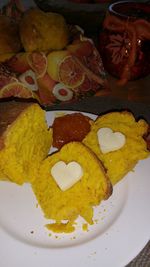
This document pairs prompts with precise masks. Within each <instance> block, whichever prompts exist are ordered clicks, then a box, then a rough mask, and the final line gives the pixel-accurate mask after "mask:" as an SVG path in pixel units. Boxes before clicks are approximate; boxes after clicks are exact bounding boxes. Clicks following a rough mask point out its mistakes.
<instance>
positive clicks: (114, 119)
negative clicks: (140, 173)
mask: <svg viewBox="0 0 150 267" xmlns="http://www.w3.org/2000/svg"><path fill="white" fill-rule="evenodd" d="M106 128H107V130H108V129H109V130H111V131H112V133H115V132H119V134H120V135H121V137H124V138H123V139H124V144H123V146H122V147H121V148H118V149H116V150H112V151H108V152H107V151H106V147H107V149H108V143H110V140H107V144H101V140H102V139H105V140H106V136H105V137H103V136H102V138H101V137H100V136H101V134H102V133H101V134H100V136H99V132H100V129H103V130H102V131H103V132H104V131H105V130H106ZM147 131H148V124H147V122H146V121H145V120H143V119H140V120H139V121H136V120H135V118H134V116H133V115H132V113H130V112H126V111H123V112H111V113H107V114H105V115H102V116H99V117H98V118H97V119H96V121H95V122H94V123H93V124H92V126H91V130H90V132H89V133H88V134H87V136H86V137H85V138H84V140H83V143H84V144H85V145H87V146H88V147H89V148H90V149H92V150H93V152H94V153H95V154H96V155H97V156H98V158H99V159H100V160H101V161H102V163H103V165H104V167H105V168H106V171H107V174H108V176H109V178H110V180H111V182H112V184H116V183H117V182H118V181H119V180H121V179H122V178H123V177H124V176H125V175H126V174H127V173H128V172H129V171H131V170H133V168H134V166H135V165H136V163H137V162H138V161H139V160H141V159H144V158H147V157H148V156H149V155H150V153H149V151H148V150H147V144H146V142H145V140H144V139H143V136H144V134H146V133H147ZM106 132H107V131H106ZM100 139H101V140H100ZM103 147H104V148H105V150H104V151H103Z"/></svg>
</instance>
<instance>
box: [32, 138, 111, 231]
mask: <svg viewBox="0 0 150 267" xmlns="http://www.w3.org/2000/svg"><path fill="white" fill-rule="evenodd" d="M60 161H63V162H65V163H66V164H68V163H70V162H76V163H78V164H79V165H80V166H81V168H82V171H83V175H82V177H81V179H80V180H79V181H78V182H76V183H75V184H74V185H73V186H72V187H71V188H69V189H67V190H65V191H62V190H61V189H60V188H59V186H58V184H57V183H56V182H55V179H54V177H53V176H52V174H51V169H52V167H53V166H54V165H55V164H56V163H57V162H60ZM32 188H33V191H34V193H35V195H36V197H37V200H38V202H39V204H40V206H41V208H42V210H43V212H44V215H45V217H46V218H49V219H53V220H55V222H56V223H55V224H54V225H50V226H49V229H52V230H54V228H55V230H56V229H57V231H61V229H62V230H63V231H65V230H64V226H65V224H63V223H62V220H68V222H71V223H73V222H74V220H75V219H76V218H77V217H78V216H79V215H80V216H82V217H83V218H84V219H85V220H86V221H87V222H88V223H90V224H92V223H93V222H92V217H93V206H95V205H98V204H99V203H100V202H101V200H103V199H107V198H108V197H109V196H110V195H111V193H112V185H111V183H110V180H109V179H108V177H107V175H106V173H105V171H104V168H103V166H102V164H101V162H100V161H99V159H98V158H97V156H96V155H95V154H94V153H93V152H92V151H91V150H90V149H89V148H87V147H86V146H85V145H83V144H82V143H80V142H70V143H68V144H66V145H64V146H63V147H62V148H61V150H60V151H58V152H55V153H54V154H52V155H50V156H48V157H47V158H46V159H45V160H44V161H43V162H42V164H41V167H40V169H39V173H38V177H37V178H36V179H35V180H34V182H33V184H32ZM67 226H68V224H66V227H67Z"/></svg>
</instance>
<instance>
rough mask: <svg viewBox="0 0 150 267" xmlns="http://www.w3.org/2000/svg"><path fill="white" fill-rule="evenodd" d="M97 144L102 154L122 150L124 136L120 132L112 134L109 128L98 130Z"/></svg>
mask: <svg viewBox="0 0 150 267" xmlns="http://www.w3.org/2000/svg"><path fill="white" fill-rule="evenodd" d="M97 136H98V142H99V146H100V149H101V151H102V153H104V154H105V153H108V152H111V151H115V150H118V149H120V148H122V147H123V146H124V144H125V142H126V138H125V135H124V134H122V133H120V132H113V131H112V129H111V128H107V127H105V128H100V129H99V130H98V132H97Z"/></svg>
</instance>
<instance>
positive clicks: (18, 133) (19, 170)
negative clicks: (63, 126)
mask: <svg viewBox="0 0 150 267" xmlns="http://www.w3.org/2000/svg"><path fill="white" fill-rule="evenodd" d="M51 144H52V132H51V130H49V129H48V126H47V122H46V118H45V111H44V110H43V109H42V108H41V107H40V106H39V105H38V104H36V103H24V102H17V101H10V102H2V103H0V179H3V180H4V179H6V180H10V181H12V182H15V183H17V184H22V183H24V182H30V181H32V179H33V178H34V173H35V172H36V169H37V168H38V166H39V164H40V162H41V161H42V160H43V159H44V158H45V157H46V156H47V154H48V151H49V149H50V146H51Z"/></svg>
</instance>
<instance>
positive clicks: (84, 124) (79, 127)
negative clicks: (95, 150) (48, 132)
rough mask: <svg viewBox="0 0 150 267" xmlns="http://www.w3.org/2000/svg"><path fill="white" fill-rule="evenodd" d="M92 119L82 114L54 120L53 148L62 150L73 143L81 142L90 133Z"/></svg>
mask: <svg viewBox="0 0 150 267" xmlns="http://www.w3.org/2000/svg"><path fill="white" fill-rule="evenodd" d="M91 123H92V119H91V118H90V117H88V116H85V115H83V114H82V113H79V112H75V113H72V114H65V115H63V116H59V117H56V118H55V119H54V122H53V125H52V129H53V146H54V147H57V148H58V149H60V148H61V147H62V146H63V145H64V144H67V143H69V142H71V141H79V142H81V141H82V140H83V139H84V137H85V136H86V135H87V133H88V132H89V131H90V128H91Z"/></svg>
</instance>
